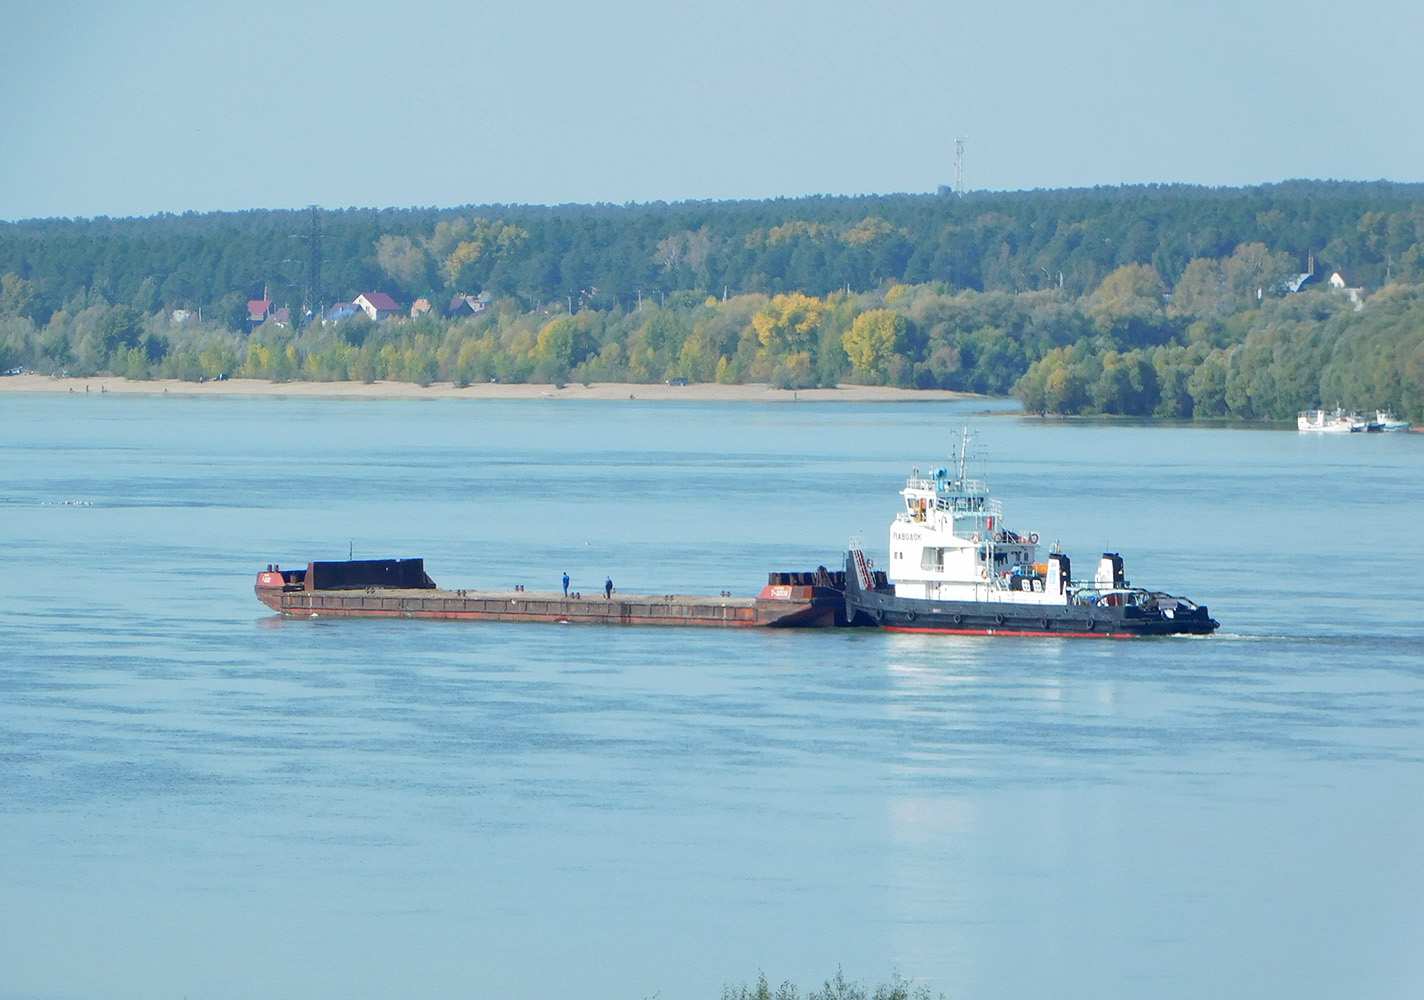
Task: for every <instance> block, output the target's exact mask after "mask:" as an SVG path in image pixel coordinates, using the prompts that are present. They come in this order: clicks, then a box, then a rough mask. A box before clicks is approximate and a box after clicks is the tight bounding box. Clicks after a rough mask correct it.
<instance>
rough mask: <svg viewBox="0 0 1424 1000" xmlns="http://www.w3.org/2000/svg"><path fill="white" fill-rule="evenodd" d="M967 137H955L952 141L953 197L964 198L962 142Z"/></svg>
mask: <svg viewBox="0 0 1424 1000" xmlns="http://www.w3.org/2000/svg"><path fill="white" fill-rule="evenodd" d="M968 138H969V136H967V135H960V136H955V139H954V196H955V197H956V198H963V197H964V142H965V140H966V139H968Z"/></svg>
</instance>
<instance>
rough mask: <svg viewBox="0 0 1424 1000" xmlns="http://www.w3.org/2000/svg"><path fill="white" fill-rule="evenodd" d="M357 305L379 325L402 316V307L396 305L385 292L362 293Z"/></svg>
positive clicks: (356, 300) (356, 302) (357, 297)
mask: <svg viewBox="0 0 1424 1000" xmlns="http://www.w3.org/2000/svg"><path fill="white" fill-rule="evenodd" d="M355 304H356V305H357V306H359V307H360V308H362V309H363V310H365V312H366V315H367V316H370V317H371V319H373V320H375V321H376V322H378V323H379V322H380V321H381V320H383V319H390V318H391V317H392V316H399V315H400V314H401V307H400V306H399V305H397V304H396V300H395V299H393V298H391V297H390V296H389V295H387V294H386V293H385V292H362V293H361V294H360V295H358V296H356V299H355Z"/></svg>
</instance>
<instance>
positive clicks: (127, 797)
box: [0, 395, 1424, 1000]
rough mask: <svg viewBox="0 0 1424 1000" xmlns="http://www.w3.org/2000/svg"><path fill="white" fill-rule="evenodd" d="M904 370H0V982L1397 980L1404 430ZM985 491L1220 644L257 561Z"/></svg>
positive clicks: (705, 574) (624, 553) (1407, 650)
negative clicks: (268, 374) (659, 376)
mask: <svg viewBox="0 0 1424 1000" xmlns="http://www.w3.org/2000/svg"><path fill="white" fill-rule="evenodd" d="M966 409H967V408H966V407H963V406H955V405H941V404H883V405H880V404H869V405H854V406H845V405H832V404H806V405H791V406H787V405H784V404H783V405H766V406H760V405H725V404H722V405H715V404H708V405H698V404H653V403H648V402H629V403H627V404H623V403H589V404H566V403H560V402H557V401H555V402H549V401H543V402H523V403H498V402H470V401H441V402H388V403H386V402H380V403H377V402H369V401H361V402H350V401H327V400H283V399H202V398H192V397H189V398H147V399H145V398H133V397H119V396H116V395H107V396H97V397H96V396H89V397H85V398H83V399H75V398H72V397H70V398H66V397H19V396H12V397H8V398H0V421H3V424H0V426H3V428H4V434H3V441H0V529H3V533H4V538H5V544H6V548H7V556H8V558H7V559H6V561H5V565H6V570H5V572H4V573H3V574H0V607H3V608H4V615H5V617H4V624H3V631H0V643H3V646H2V647H0V648H3V650H4V652H3V655H0V901H3V905H0V996H3V997H16V998H20V997H25V998H35V997H43V998H61V997H63V998H70V997H75V998H105V1000H128V998H134V1000H137V998H152V997H156V996H192V997H200V996H201V997H209V998H224V997H234V998H238V997H243V998H245V997H256V996H264V997H265V996H272V997H276V996H281V997H288V998H303V997H311V998H325V997H331V996H346V997H353V998H367V997H369V998H401V997H410V998H425V997H431V996H494V995H503V996H510V997H530V998H534V997H540V998H543V997H550V996H554V997H575V996H576V997H580V998H591V1000H598V998H605V997H606V998H640V997H650V996H653V995H658V996H661V997H663V998H668V1000H672V998H689V1000H691V998H716V997H718V996H720V993H721V989H722V985H723V984H724V983H727V982H733V983H740V982H744V981H748V980H752V979H754V978H755V977H756V975H757V972H758V971H759V970H761V971H765V973H766V974H767V976H768V978H769V979H771V980H772V981H773V983H775V982H778V981H780V980H782V979H791V980H793V981H795V982H797V983H799V984H801V985H802V986H803V987H806V986H811V985H815V984H817V983H819V981H820V980H821V979H824V978H825V977H827V976H829V975H832V974H834V971H835V969H836V967H837V966H841V967H843V968H844V969H845V971H846V974H847V975H848V976H849V977H851V978H861V979H866V980H869V981H872V982H875V981H882V980H884V979H887V978H888V977H889V976H890V974H891V972H892V971H896V970H898V972H899V973H900V974H902V975H905V976H909V977H913V978H915V979H916V980H917V981H919V982H924V983H927V984H928V985H930V986H931V987H932V988H933V989H934V990H935V991H936V992H941V991H942V992H943V993H945V994H946V995H947V996H949V997H955V998H959V997H963V998H980V997H1015V998H1017V997H1055V998H1061V997H1067V998H1077V997H1082V998H1098V997H1104V996H1110V997H1144V998H1146V997H1152V998H1162V997H1168V998H1171V997H1184V998H1185V997H1200V996H1208V995H1220V996H1290V997H1322V998H1323V997H1338V996H1342V995H1349V996H1372V997H1414V996H1418V995H1419V994H1420V992H1421V990H1424V958H1421V956H1424V894H1421V893H1420V892H1419V887H1420V886H1421V885H1424V839H1421V837H1420V835H1419V830H1420V829H1421V828H1424V766H1421V765H1424V760H1422V759H1421V758H1424V735H1421V734H1424V727H1421V724H1424V652H1421V651H1422V650H1424V644H1422V643H1424V613H1421V611H1424V609H1421V606H1420V599H1419V597H1418V593H1419V588H1418V584H1417V575H1418V570H1419V567H1420V566H1421V565H1424V541H1421V532H1420V525H1424V455H1421V450H1422V449H1421V443H1424V442H1421V441H1420V440H1419V439H1418V438H1416V437H1415V436H1413V435H1388V436H1373V435H1372V436H1369V437H1359V436H1349V437H1345V438H1331V437H1307V436H1304V435H1296V434H1293V433H1282V432H1279V431H1265V430H1262V431H1254V430H1221V429H1198V428H1177V427H1157V428H1154V427H1127V426H1111V425H1107V426H1104V425H1092V426H1083V425H1072V424H1068V423H1053V422H1048V423H1045V422H1040V421H1036V420H1033V419H1027V418H1022V417H1013V416H1003V415H1000V416H993V417H985V416H979V415H973V414H967V413H966ZM966 423H968V424H970V425H971V426H973V427H974V428H975V429H976V430H977V431H978V434H979V437H978V440H977V445H976V447H977V449H978V450H979V451H980V453H981V454H982V455H983V456H984V458H985V461H984V463H983V465H981V467H980V468H981V470H982V472H983V473H984V474H985V476H986V477H987V478H988V479H989V480H990V484H991V486H992V487H993V488H994V490H995V492H996V494H997V495H999V496H1000V497H1002V498H1003V499H1004V501H1005V506H1006V512H1007V515H1008V518H1009V522H1010V524H1011V525H1013V526H1015V527H1019V528H1020V529H1022V530H1029V529H1032V530H1036V531H1038V532H1039V533H1040V534H1041V535H1042V536H1043V538H1044V540H1045V541H1050V540H1053V539H1058V540H1060V541H1061V542H1062V544H1063V547H1064V548H1065V549H1066V550H1067V551H1068V552H1069V553H1070V554H1071V555H1073V556H1074V558H1075V564H1074V565H1075V569H1076V570H1077V571H1078V572H1079V573H1083V572H1087V571H1090V569H1091V567H1092V564H1093V561H1094V559H1095V557H1096V555H1097V553H1099V552H1101V551H1103V550H1104V549H1111V550H1115V551H1121V552H1122V553H1123V554H1124V555H1125V557H1126V560H1127V572H1128V576H1129V577H1130V578H1131V579H1132V580H1134V581H1135V582H1137V583H1141V584H1148V585H1151V586H1154V587H1161V588H1163V589H1167V590H1170V591H1172V592H1175V593H1181V594H1185V595H1187V596H1190V597H1193V598H1195V599H1197V600H1200V601H1204V602H1206V603H1208V604H1209V605H1210V606H1211V610H1212V613H1213V615H1214V616H1215V617H1217V618H1218V619H1220V620H1221V621H1222V622H1223V627H1222V630H1221V632H1220V633H1218V634H1217V635H1215V636H1213V637H1211V638H1209V639H1188V638H1174V639H1164V640H1131V641H1112V642H1106V641H1087V640H1069V639H1042V638H1034V639H1027V638H1022V639H1021V638H995V639H986V638H982V637H945V636H907V635H889V634H881V633H876V632H868V631H859V630H857V631H853V632H824V633H793V632H760V633H736V634H729V633H725V632H720V631H700V630H684V629H670V630H651V629H633V630H620V629H612V628H597V627H586V628H579V627H560V626H528V625H471V624H463V623H446V622H414V621H395V622H391V621H349V622H339V621H283V620H280V619H278V618H275V617H273V616H271V615H270V614H268V613H267V611H266V609H265V608H263V607H262V606H261V605H260V604H258V603H257V601H256V600H255V598H254V597H253V595H252V589H251V588H252V582H253V578H254V575H255V573H256V572H257V570H259V569H260V568H262V567H263V566H264V565H266V564H267V563H269V562H278V563H283V564H291V565H295V564H299V563H304V562H306V561H307V560H308V559H313V558H342V557H344V556H346V554H347V553H348V552H350V551H354V552H355V554H356V555H357V556H358V557H360V556H367V557H377V556H415V555H419V556H423V557H424V558H425V559H426V563H427V568H428V569H429V571H430V573H431V575H432V576H433V577H434V578H435V579H436V580H437V581H438V582H440V583H441V584H442V585H446V586H451V587H471V588H496V587H501V588H502V587H508V586H513V585H515V584H524V585H526V586H528V587H529V588H531V589H540V588H543V589H553V588H555V587H556V586H557V581H558V578H559V576H560V574H561V573H563V572H564V571H568V572H569V573H570V575H571V576H572V577H573V578H574V587H575V589H582V590H584V591H585V592H588V593H592V592H595V591H596V590H597V588H598V587H599V586H600V585H601V583H602V581H603V578H604V576H605V574H611V575H612V577H613V579H614V581H615V582H616V584H617V585H618V586H619V587H620V588H621V589H624V590H627V591H642V592H652V593H664V592H672V591H680V592H688V591H692V592H703V593H716V592H718V591H720V590H732V591H735V592H738V593H752V592H755V590H756V589H758V588H759V587H760V586H761V584H762V583H763V582H764V580H765V573H766V572H767V571H768V570H770V569H810V568H814V567H815V566H816V565H818V564H822V563H824V564H827V565H832V566H834V565H835V564H836V563H835V561H836V560H837V559H838V558H839V554H840V552H841V550H842V549H843V547H844V545H845V542H846V539H847V537H848V536H850V535H852V534H857V533H860V534H863V535H864V536H865V538H866V541H867V543H868V545H869V548H870V551H871V552H872V554H879V555H881V556H882V557H883V553H884V550H885V544H886V531H887V528H888V523H889V520H890V518H891V517H892V516H893V513H894V511H895V509H896V504H897V503H898V498H897V496H896V491H897V490H898V489H900V488H901V486H902V485H903V479H904V477H905V476H906V475H907V474H908V473H909V471H910V469H911V468H912V467H914V466H916V465H918V466H919V467H920V468H921V469H924V470H928V469H930V468H932V467H934V466H935V465H938V464H942V463H943V462H944V461H945V460H946V456H947V453H948V450H949V448H950V446H951V444H952V443H953V442H954V440H955V439H956V437H957V433H958V429H959V428H960V427H961V426H963V425H964V424H966Z"/></svg>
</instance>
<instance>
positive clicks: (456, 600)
mask: <svg viewBox="0 0 1424 1000" xmlns="http://www.w3.org/2000/svg"><path fill="white" fill-rule="evenodd" d="M255 590H256V592H257V599H258V600H260V601H261V602H262V603H263V604H265V605H267V606H268V607H269V608H271V609H272V610H273V611H276V612H278V613H280V614H283V615H287V616H290V617H299V618H318V617H320V618H327V617H331V618H443V619H455V620H466V621H494V622H557V623H560V624H596V625H700V626H712V627H721V628H825V627H830V626H833V625H838V624H845V580H844V574H843V573H839V572H831V571H829V570H827V569H825V567H821V568H819V569H817V570H816V571H815V572H812V573H771V574H770V575H769V577H768V581H767V585H766V586H765V587H764V588H762V591H761V593H760V594H759V595H757V596H756V597H731V596H720V597H696V596H684V595H680V594H664V595H649V594H617V593H615V594H613V595H612V596H611V597H607V598H605V597H604V596H603V594H602V593H599V594H597V595H595V596H590V597H583V596H577V595H568V596H566V595H564V594H562V593H559V592H557V591H551V592H547V593H540V592H533V591H524V590H512V591H493V590H445V589H442V588H440V587H437V586H436V585H435V581H433V580H432V579H431V578H430V577H429V575H427V574H426V572H425V561H424V560H423V559H352V560H346V561H341V562H311V563H308V564H307V565H306V568H305V569H287V570H284V569H280V568H278V567H276V566H269V567H268V568H267V569H266V570H264V571H263V572H261V573H258V574H257V585H256V587H255Z"/></svg>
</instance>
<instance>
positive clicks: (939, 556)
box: [920, 547, 944, 570]
mask: <svg viewBox="0 0 1424 1000" xmlns="http://www.w3.org/2000/svg"><path fill="white" fill-rule="evenodd" d="M920 569H933V570H942V569H944V549H939V548H929V547H926V548H924V549H922V550H920Z"/></svg>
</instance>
